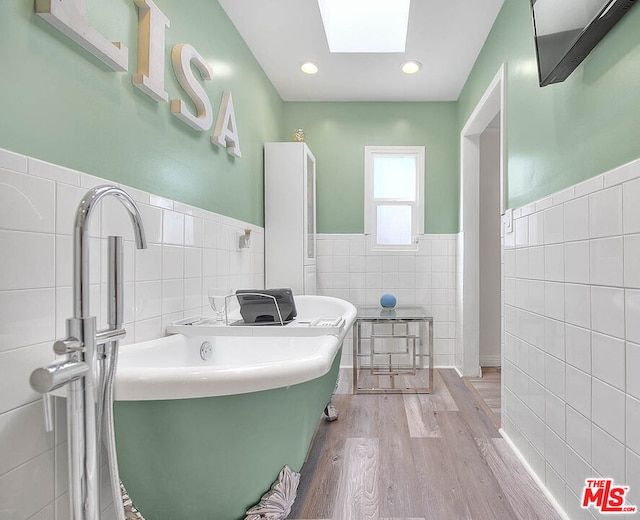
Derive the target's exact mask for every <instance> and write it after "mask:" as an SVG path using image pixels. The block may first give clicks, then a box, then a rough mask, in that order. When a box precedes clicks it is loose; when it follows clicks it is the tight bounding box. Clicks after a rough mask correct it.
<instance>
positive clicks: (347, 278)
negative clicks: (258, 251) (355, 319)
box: [317, 234, 457, 366]
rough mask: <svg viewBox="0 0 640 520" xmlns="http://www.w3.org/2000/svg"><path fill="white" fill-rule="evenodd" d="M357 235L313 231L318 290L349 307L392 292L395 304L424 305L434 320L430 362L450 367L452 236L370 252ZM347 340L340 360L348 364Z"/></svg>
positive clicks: (453, 321)
mask: <svg viewBox="0 0 640 520" xmlns="http://www.w3.org/2000/svg"><path fill="white" fill-rule="evenodd" d="M367 240H368V238H367V237H366V236H365V235H359V234H352V235H346V234H320V235H318V264H317V268H318V293H319V294H324V295H328V296H335V297H338V298H343V299H345V300H348V301H350V302H352V303H353V304H354V305H379V301H380V296H382V295H383V294H384V293H392V294H394V295H395V296H396V298H397V300H398V305H402V304H404V305H423V306H425V307H426V308H427V309H428V310H429V311H430V312H431V313H432V314H433V318H434V364H435V365H436V366H453V365H454V361H455V360H454V356H455V343H456V342H455V338H456V287H457V286H456V251H457V246H456V241H457V235H423V236H421V237H420V240H419V241H418V248H417V250H416V251H400V252H399V251H375V250H371V249H370V248H369V247H368V245H367ZM350 348H351V339H350V338H349V337H348V338H347V341H346V342H345V348H344V349H343V357H342V364H343V366H350V365H351V363H352V359H351V354H350Z"/></svg>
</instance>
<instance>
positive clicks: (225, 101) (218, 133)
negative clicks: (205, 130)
mask: <svg viewBox="0 0 640 520" xmlns="http://www.w3.org/2000/svg"><path fill="white" fill-rule="evenodd" d="M211 142H212V143H214V144H217V145H218V146H222V147H225V148H226V149H227V152H228V153H230V154H231V155H235V156H236V157H242V154H241V153H240V138H239V137H238V130H237V127H236V115H235V113H234V111H233V98H232V97H231V92H230V91H228V90H225V91H224V92H223V93H222V102H221V103H220V110H219V111H218V119H217V120H216V128H215V130H214V131H213V137H211Z"/></svg>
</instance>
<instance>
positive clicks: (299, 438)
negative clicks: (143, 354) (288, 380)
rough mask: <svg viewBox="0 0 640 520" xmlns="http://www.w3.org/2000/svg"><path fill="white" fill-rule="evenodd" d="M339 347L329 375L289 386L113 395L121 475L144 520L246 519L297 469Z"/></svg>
mask: <svg viewBox="0 0 640 520" xmlns="http://www.w3.org/2000/svg"><path fill="white" fill-rule="evenodd" d="M341 350H342V349H340V350H339V351H338V353H337V354H336V357H335V359H334V361H333V365H332V367H331V370H330V371H329V372H328V373H327V374H325V375H324V376H322V377H320V378H318V379H314V380H311V381H307V382H305V383H301V384H298V385H293V386H290V387H288V388H276V389H272V390H265V391H262V392H252V393H248V394H238V395H229V396H220V397H206V398H197V399H175V400H165V401H116V402H115V403H114V421H115V432H116V446H117V452H118V464H119V468H120V478H121V480H122V481H123V483H124V485H125V487H126V488H127V491H128V492H129V495H130V497H131V500H132V501H133V504H134V506H135V507H136V508H137V509H138V510H139V511H140V513H141V514H142V515H143V516H144V518H145V520H183V519H184V520H186V519H189V520H241V519H244V517H245V512H246V510H247V509H249V508H250V507H251V506H253V505H255V504H256V503H258V502H259V501H260V498H261V497H262V495H263V494H264V493H266V492H267V491H268V490H269V488H270V486H271V484H272V483H273V481H274V480H275V479H276V477H277V476H278V473H279V472H280V470H281V469H282V467H283V466H284V465H289V466H290V467H291V469H293V470H294V471H300V468H301V467H302V464H303V462H304V460H305V457H306V454H307V451H308V448H309V445H310V443H311V439H312V437H313V434H314V431H315V428H316V426H317V424H318V421H319V419H320V416H321V414H322V411H323V410H324V407H325V406H326V404H327V403H328V401H329V400H330V398H331V395H332V393H333V390H334V388H335V384H336V380H337V377H338V369H339V367H340V354H341Z"/></svg>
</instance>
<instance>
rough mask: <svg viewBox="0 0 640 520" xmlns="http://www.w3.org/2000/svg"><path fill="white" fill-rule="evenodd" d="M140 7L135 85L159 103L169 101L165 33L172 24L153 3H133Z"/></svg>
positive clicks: (145, 1)
mask: <svg viewBox="0 0 640 520" xmlns="http://www.w3.org/2000/svg"><path fill="white" fill-rule="evenodd" d="M133 1H134V3H135V4H136V6H137V7H138V73H137V74H134V75H133V76H132V78H131V79H132V81H133V84H134V85H135V86H136V87H138V88H139V89H140V90H142V92H144V93H145V94H147V95H148V96H149V97H152V98H153V99H155V100H156V101H167V100H168V99H169V95H168V94H167V93H166V92H165V90H164V31H165V27H169V26H170V25H171V24H170V22H169V19H168V18H167V17H166V16H165V15H164V13H163V12H162V11H161V10H160V9H159V8H158V6H157V5H156V4H154V3H153V2H152V1H151V0H133Z"/></svg>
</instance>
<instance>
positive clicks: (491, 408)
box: [462, 367, 502, 428]
mask: <svg viewBox="0 0 640 520" xmlns="http://www.w3.org/2000/svg"><path fill="white" fill-rule="evenodd" d="M501 378H502V371H501V370H500V367H482V377H464V378H462V379H463V381H464V383H465V384H466V385H467V387H468V388H469V391H470V392H471V393H472V394H473V395H474V396H475V397H476V399H477V400H478V403H479V404H480V406H481V407H483V408H484V410H485V412H487V415H488V416H489V417H490V418H491V419H492V421H493V423H494V424H495V425H496V427H498V428H500V420H501V419H500V415H501V408H502V399H501V389H500V381H501Z"/></svg>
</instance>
